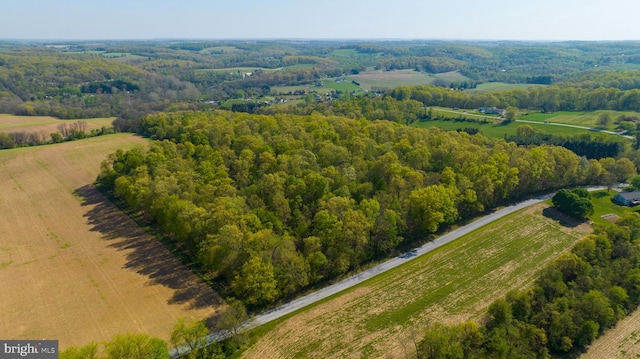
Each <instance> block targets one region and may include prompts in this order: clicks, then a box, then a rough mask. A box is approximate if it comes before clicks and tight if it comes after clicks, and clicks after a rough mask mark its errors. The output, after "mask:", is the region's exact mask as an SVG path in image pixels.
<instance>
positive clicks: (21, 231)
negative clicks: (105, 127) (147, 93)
mask: <svg viewBox="0 0 640 359" xmlns="http://www.w3.org/2000/svg"><path fill="white" fill-rule="evenodd" d="M146 143H147V141H146V140H145V139H143V138H140V137H137V136H134V135H131V134H115V135H106V136H99V137H93V138H90V139H84V140H79V141H73V142H66V143H62V144H56V145H46V146H38V147H28V148H16V149H9V150H2V151H0V183H2V184H3V185H2V191H0V212H1V213H2V219H3V220H2V221H0V238H2V246H1V247H0V282H1V283H2V285H3V289H2V296H0V308H1V309H2V310H0V323H2V325H0V338H6V339H28V338H55V339H58V340H60V347H61V349H65V348H68V347H69V346H72V345H85V344H88V343H90V342H91V341H95V342H99V341H101V340H107V339H110V338H111V337H112V336H113V335H114V334H116V333H125V332H135V333H148V334H150V335H153V336H157V337H160V338H163V339H165V340H166V339H168V335H169V334H170V332H171V329H172V326H173V324H174V323H175V321H176V319H177V318H178V317H181V316H184V317H187V318H190V319H204V318H208V317H210V316H212V315H214V314H215V312H216V311H217V306H219V305H221V304H220V303H221V302H220V299H219V298H218V297H217V295H216V294H215V293H214V292H213V291H212V290H211V289H209V288H208V287H206V286H204V285H203V284H202V282H201V281H200V280H198V279H197V278H196V277H195V275H193V274H191V272H189V271H188V270H187V269H186V267H184V266H183V265H182V264H180V262H179V261H178V260H177V259H176V258H175V257H174V256H173V255H172V254H171V253H170V252H169V251H168V250H167V249H166V248H165V247H163V246H162V245H161V244H160V242H159V241H158V240H156V239H155V238H153V237H152V236H151V235H149V234H148V233H146V232H145V231H143V230H142V229H141V228H140V227H138V226H137V225H136V224H135V223H134V222H133V221H132V220H131V219H130V218H129V217H127V216H126V215H125V214H124V213H123V212H121V211H120V210H118V209H117V208H116V207H115V206H114V205H113V204H111V202H109V201H108V200H106V199H105V198H104V196H102V194H101V193H100V192H99V191H97V189H95V188H94V187H93V186H92V182H93V181H94V180H95V178H96V175H97V174H98V171H99V168H100V162H101V161H102V160H103V159H104V158H106V156H107V155H108V154H109V153H112V152H114V151H115V150H117V149H119V148H122V149H129V148H132V147H133V146H145V145H146Z"/></svg>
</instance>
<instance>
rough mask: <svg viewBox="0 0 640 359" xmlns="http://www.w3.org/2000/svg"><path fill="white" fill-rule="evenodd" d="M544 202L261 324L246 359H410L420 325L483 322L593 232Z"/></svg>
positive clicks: (245, 355) (421, 326) (422, 326)
mask: <svg viewBox="0 0 640 359" xmlns="http://www.w3.org/2000/svg"><path fill="white" fill-rule="evenodd" d="M544 207H546V205H544V204H540V205H536V206H533V207H529V208H527V209H525V210H522V211H520V212H517V213H515V214H512V215H509V216H507V217H504V218H502V219H500V220H498V221H496V222H494V223H492V224H490V225H488V226H486V227H483V228H482V229H480V230H477V231H475V232H472V233H471V234H469V235H467V236H464V237H462V238H460V239H458V240H456V241H454V242H452V243H450V244H448V245H446V246H443V247H441V248H439V249H437V250H435V251H433V252H431V253H429V254H426V255H424V256H421V257H418V258H416V259H415V260H413V261H411V262H409V263H407V264H405V265H403V266H401V267H399V268H397V269H395V270H392V271H390V272H387V273H384V274H382V275H380V276H377V277H375V278H372V279H371V280H369V281H367V282H365V283H363V284H361V285H359V286H356V287H354V288H351V289H349V290H347V291H346V292H343V293H340V294H338V295H336V296H334V297H332V298H329V299H327V300H324V301H322V302H321V303H319V304H316V305H313V306H311V307H309V308H305V309H303V310H301V311H299V312H297V313H295V314H294V315H292V316H290V317H288V318H287V319H284V320H281V321H279V322H278V323H276V324H273V325H269V326H267V327H265V328H264V329H260V328H258V329H257V331H256V333H259V334H258V336H260V337H259V338H254V339H253V340H254V344H253V345H252V346H251V347H250V348H249V349H248V350H247V351H246V352H244V354H243V357H247V358H258V357H291V358H294V357H300V358H302V357H305V358H306V357H321V356H324V357H333V358H343V357H404V356H403V355H404V354H403V353H402V351H400V352H398V350H401V345H402V344H400V346H399V343H407V345H408V344H409V343H412V342H411V340H412V336H414V335H416V332H418V333H419V332H420V330H421V329H420V328H424V327H426V326H427V325H428V324H429V323H433V322H435V321H438V322H444V323H454V322H459V321H463V320H467V319H470V318H473V319H479V318H480V317H482V315H483V313H484V311H485V310H486V307H487V306H488V305H489V304H490V303H491V302H492V301H493V300H495V299H496V298H498V297H500V296H503V295H504V294H505V293H506V292H507V291H509V290H512V289H517V288H523V287H526V286H528V285H530V283H531V282H532V281H533V280H534V278H535V275H536V273H537V271H538V270H540V269H541V268H543V266H544V265H545V264H546V263H548V262H549V261H550V260H552V259H553V258H556V257H557V256H558V255H559V254H560V253H561V252H563V251H566V250H568V249H569V248H571V247H572V245H573V244H574V243H575V242H576V241H577V240H578V239H580V238H582V237H583V236H584V235H585V234H586V233H588V232H589V229H588V228H587V227H585V225H580V226H571V227H564V226H562V225H560V222H559V221H558V220H557V219H554V218H552V217H550V214H551V215H553V211H549V210H544V211H543V209H544ZM294 333H295V334H294ZM417 335H419V334H417ZM411 345H412V344H411Z"/></svg>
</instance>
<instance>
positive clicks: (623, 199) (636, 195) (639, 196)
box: [613, 191, 640, 206]
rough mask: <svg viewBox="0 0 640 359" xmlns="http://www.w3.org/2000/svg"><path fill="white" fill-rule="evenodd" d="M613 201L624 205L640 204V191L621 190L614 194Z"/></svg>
mask: <svg viewBox="0 0 640 359" xmlns="http://www.w3.org/2000/svg"><path fill="white" fill-rule="evenodd" d="M613 202H615V203H617V204H621V205H623V206H636V205H638V204H640V191H633V192H620V193H618V194H616V195H615V196H613Z"/></svg>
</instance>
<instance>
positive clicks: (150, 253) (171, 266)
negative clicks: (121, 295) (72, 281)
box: [74, 185, 224, 324]
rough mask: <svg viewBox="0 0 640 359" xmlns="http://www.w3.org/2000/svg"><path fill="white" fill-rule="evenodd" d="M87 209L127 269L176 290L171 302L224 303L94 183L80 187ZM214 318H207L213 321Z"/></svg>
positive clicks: (192, 304)
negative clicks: (124, 260) (120, 252)
mask: <svg viewBox="0 0 640 359" xmlns="http://www.w3.org/2000/svg"><path fill="white" fill-rule="evenodd" d="M74 193H75V194H76V195H77V196H79V197H81V199H82V205H83V206H87V207H89V206H91V208H88V210H87V212H86V213H85V214H84V217H86V218H87V221H88V223H89V224H90V225H91V226H92V227H91V231H95V232H99V233H100V234H101V235H102V238H103V239H104V240H107V241H109V246H110V247H112V248H116V249H117V250H119V251H125V252H126V260H127V262H126V264H125V268H126V269H129V270H133V271H135V272H136V273H138V274H141V275H144V276H146V277H148V278H149V282H148V285H155V284H160V285H163V286H165V287H168V288H171V289H173V290H174V294H173V296H172V298H171V299H170V300H169V302H168V303H169V304H185V303H188V304H189V308H190V309H197V308H204V307H209V306H213V307H215V306H218V305H222V304H223V303H224V302H223V300H222V299H221V298H220V296H219V295H218V294H217V293H216V292H215V291H214V290H212V289H211V288H210V287H209V286H207V285H206V284H205V283H203V282H202V281H201V280H200V279H199V278H198V277H197V276H196V275H195V274H194V273H192V272H191V271H190V270H189V269H188V268H187V266H186V265H184V264H183V263H181V262H180V260H179V259H178V258H177V257H176V256H175V255H174V254H173V253H172V252H171V251H170V250H169V249H168V248H166V247H165V246H164V245H163V244H162V243H161V242H160V241H159V240H158V239H156V238H154V236H153V235H151V234H149V233H147V232H146V231H145V230H144V229H143V228H141V227H140V226H139V225H138V224H136V223H135V221H133V220H132V219H131V218H129V217H128V216H127V215H126V214H125V213H124V212H122V211H121V210H120V209H119V208H117V207H116V206H115V205H114V204H113V203H112V202H111V201H109V199H108V198H106V197H105V196H104V195H103V194H102V193H100V191H99V190H98V189H97V188H96V187H95V186H93V185H86V186H83V187H80V188H77V189H76V190H75V191H74ZM213 319H214V318H209V319H207V322H208V323H207V324H211V323H212V321H213Z"/></svg>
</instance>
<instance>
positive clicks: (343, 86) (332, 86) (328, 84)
mask: <svg viewBox="0 0 640 359" xmlns="http://www.w3.org/2000/svg"><path fill="white" fill-rule="evenodd" d="M299 90H303V91H305V92H307V93H310V92H317V93H325V92H337V91H341V92H344V93H351V92H354V91H355V92H358V91H362V89H361V87H360V86H358V85H356V84H354V83H353V82H351V80H348V79H347V80H338V81H337V79H336V78H325V79H323V80H322V86H315V85H298V86H273V87H272V88H271V92H272V93H274V94H288V93H294V92H295V91H299Z"/></svg>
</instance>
